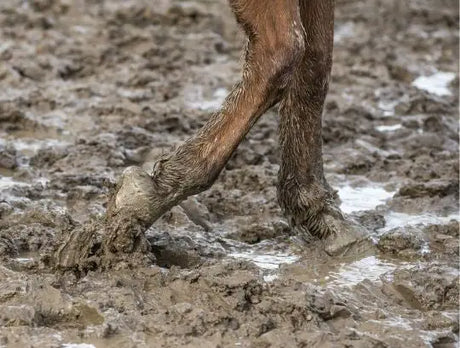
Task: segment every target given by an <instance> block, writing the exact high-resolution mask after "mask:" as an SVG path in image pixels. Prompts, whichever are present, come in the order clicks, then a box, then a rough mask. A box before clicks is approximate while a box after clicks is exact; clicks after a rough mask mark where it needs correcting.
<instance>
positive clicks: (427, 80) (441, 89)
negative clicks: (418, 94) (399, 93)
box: [412, 71, 455, 97]
mask: <svg viewBox="0 0 460 348" xmlns="http://www.w3.org/2000/svg"><path fill="white" fill-rule="evenodd" d="M454 79H455V73H453V72H444V71H438V72H436V73H434V74H433V75H430V76H419V77H417V78H416V79H415V80H414V81H413V82H412V85H413V86H414V87H417V88H418V89H422V90H424V91H427V92H428V93H431V94H435V95H437V96H439V97H444V96H450V95H452V92H451V91H450V90H449V88H448V86H449V84H450V83H451V82H452V81H453V80H454Z"/></svg>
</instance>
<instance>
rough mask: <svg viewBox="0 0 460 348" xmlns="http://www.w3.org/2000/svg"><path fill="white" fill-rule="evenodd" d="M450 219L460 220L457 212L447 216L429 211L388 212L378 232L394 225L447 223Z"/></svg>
mask: <svg viewBox="0 0 460 348" xmlns="http://www.w3.org/2000/svg"><path fill="white" fill-rule="evenodd" d="M451 220H457V221H458V220H460V215H459V214H450V215H448V216H439V215H434V214H430V213H422V214H416V215H412V214H405V213H397V212H393V211H392V212H389V213H387V214H386V215H385V227H383V228H382V229H380V230H379V231H380V232H385V231H389V230H391V229H393V228H396V227H401V226H411V225H429V224H439V225H443V224H447V223H449V222H450V221H451Z"/></svg>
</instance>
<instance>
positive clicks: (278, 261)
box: [228, 251, 299, 270]
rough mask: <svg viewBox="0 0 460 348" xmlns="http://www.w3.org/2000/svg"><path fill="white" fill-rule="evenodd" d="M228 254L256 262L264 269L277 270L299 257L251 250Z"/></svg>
mask: <svg viewBox="0 0 460 348" xmlns="http://www.w3.org/2000/svg"><path fill="white" fill-rule="evenodd" d="M228 256H230V257H233V258H236V259H243V260H248V261H251V262H254V264H255V265H256V266H257V267H259V268H261V269H263V270H276V269H278V268H279V267H280V266H281V265H282V264H289V263H294V262H296V261H297V260H298V259H299V257H298V256H296V255H288V254H282V253H280V254H260V253H257V252H253V251H249V252H239V253H238V252H235V253H231V254H229V255H228Z"/></svg>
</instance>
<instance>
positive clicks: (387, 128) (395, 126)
mask: <svg viewBox="0 0 460 348" xmlns="http://www.w3.org/2000/svg"><path fill="white" fill-rule="evenodd" d="M401 128H402V124H400V123H398V124H393V125H389V126H387V125H381V126H377V127H375V129H376V130H378V131H379V132H382V133H385V132H394V131H396V130H398V129H401Z"/></svg>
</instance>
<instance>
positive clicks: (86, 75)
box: [0, 0, 459, 348]
mask: <svg viewBox="0 0 460 348" xmlns="http://www.w3.org/2000/svg"><path fill="white" fill-rule="evenodd" d="M336 19H337V20H336V34H335V57H334V68H333V73H332V78H331V88H330V94H329V96H328V100H327V104H326V107H325V115H324V134H323V137H324V143H325V150H324V151H325V153H324V156H325V164H326V172H327V177H328V180H329V182H330V184H331V185H332V186H333V187H334V188H335V189H337V193H338V195H337V198H338V199H340V200H341V207H342V209H343V211H344V212H345V213H347V214H350V215H351V216H352V217H354V219H356V220H358V221H359V222H360V223H361V224H363V225H364V226H365V227H366V228H367V229H368V230H369V232H370V233H371V236H372V240H373V243H374V247H373V248H371V249H370V250H366V251H365V252H361V253H358V252H353V251H351V252H350V253H349V255H348V256H347V257H342V258H335V259H333V258H330V257H328V256H327V255H326V254H325V253H323V252H322V251H321V248H320V247H318V246H317V245H316V246H314V247H310V246H306V245H304V244H303V243H302V242H301V241H299V240H297V239H296V237H295V236H292V235H291V234H290V230H289V227H288V225H287V224H286V222H285V221H284V220H283V218H282V216H281V212H280V209H279V207H278V205H277V202H276V192H275V183H276V180H277V171H278V163H279V152H278V147H277V117H278V116H277V110H276V109H273V110H271V111H270V112H269V113H268V114H267V115H266V116H264V117H263V118H262V119H261V120H260V122H258V123H257V125H256V126H255V127H254V129H253V130H252V131H251V132H250V134H249V135H248V136H247V139H246V140H245V141H244V142H243V143H242V144H241V146H240V147H239V148H238V150H237V151H236V153H235V154H234V156H233V157H232V159H231V161H230V162H229V163H228V165H227V167H226V170H225V171H224V172H223V173H222V175H221V176H220V178H219V179H218V181H217V183H216V184H215V185H214V186H213V187H212V188H211V189H210V190H209V191H207V192H204V193H202V194H200V195H198V196H196V197H193V198H191V199H189V200H188V201H187V202H186V203H185V209H184V208H182V207H176V208H174V209H172V211H171V212H169V213H167V214H166V215H165V216H163V217H162V218H161V219H160V220H159V221H158V222H157V223H156V224H155V225H154V226H152V228H151V229H150V230H149V231H148V233H147V239H148V242H149V243H150V244H151V246H152V250H153V252H154V256H155V258H156V261H155V263H153V264H150V265H149V264H147V266H138V267H130V265H129V264H125V263H122V262H121V263H120V264H119V265H117V267H115V268H114V269H111V270H107V271H100V270H96V271H90V272H88V273H87V274H73V273H62V272H60V271H59V270H56V269H54V268H53V267H52V260H51V257H50V255H51V253H52V251H53V250H55V249H56V247H57V246H58V245H59V243H60V242H61V241H62V240H64V239H65V238H66V237H67V236H68V235H69V233H70V232H71V231H73V230H74V229H75V228H79V226H81V225H82V224H84V223H85V222H87V221H88V220H90V219H98V218H100V217H102V216H103V214H104V212H105V205H106V202H107V198H108V193H109V191H110V190H111V188H112V187H113V183H114V182H115V179H116V178H117V177H118V176H119V175H120V173H121V171H122V170H123V169H124V168H125V167H127V166H129V165H133V164H136V165H141V164H142V163H145V167H146V168H149V166H151V165H152V163H153V162H154V161H155V159H156V158H158V157H159V156H161V154H163V153H165V152H168V151H170V149H171V148H173V147H174V146H176V145H177V144H179V143H180V142H182V141H183V140H184V139H186V138H187V137H189V136H191V135H192V134H193V133H194V132H196V131H197V129H199V128H200V127H201V125H202V124H203V123H204V122H205V120H206V119H207V118H208V116H209V114H210V113H211V112H213V110H215V109H216V108H218V107H219V105H220V103H221V102H222V100H223V99H224V97H225V95H226V93H227V91H228V90H229V89H230V88H231V86H232V84H233V83H235V82H236V81H237V80H238V78H239V73H240V57H241V50H242V47H243V41H242V35H241V33H240V32H239V31H238V29H237V27H236V25H235V23H234V22H233V17H232V16H231V14H230V13H229V12H228V9H227V7H226V3H225V1H223V0H218V1H217V0H216V1H204V0H203V1H198V0H192V1H170V0H148V1H147V0H127V1H122V0H113V1H104V0H86V1H84V0H77V1H70V0H34V1H31V0H2V1H0V260H1V261H0V347H72V348H88V347H97V348H99V347H102V348H105V347H261V348H262V347H363V348H364V347H404V348H410V347H435V348H441V347H442V348H446V347H455V346H457V341H458V333H459V332H458V331H459V317H458V308H459V298H458V296H459V270H458V264H459V263H458V261H459V259H458V258H459V255H458V254H459V249H458V243H459V228H458V220H459V215H458V187H459V183H458V174H459V171H458V169H459V168H458V66H457V61H458V56H457V54H458V2H457V1H453V0H452V1H450V0H442V1H441V0H436V1H435V0H431V1H427V0H416V1H410V2H404V1H391V0H390V1H376V0H371V1H355V0H338V1H337V11H336Z"/></svg>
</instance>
